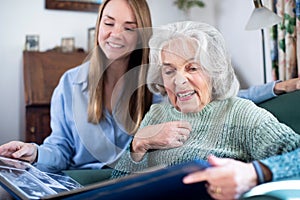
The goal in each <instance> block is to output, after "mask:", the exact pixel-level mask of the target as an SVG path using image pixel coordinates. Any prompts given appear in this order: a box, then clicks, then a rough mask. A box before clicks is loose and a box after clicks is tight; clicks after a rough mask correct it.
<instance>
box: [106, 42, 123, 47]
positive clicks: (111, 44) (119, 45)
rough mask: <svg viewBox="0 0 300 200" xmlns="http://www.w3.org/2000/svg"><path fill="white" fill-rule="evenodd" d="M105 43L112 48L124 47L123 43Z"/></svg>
mask: <svg viewBox="0 0 300 200" xmlns="http://www.w3.org/2000/svg"><path fill="white" fill-rule="evenodd" d="M107 44H108V45H109V46H110V47H112V48H122V47H124V45H121V44H116V43H111V42H107Z"/></svg>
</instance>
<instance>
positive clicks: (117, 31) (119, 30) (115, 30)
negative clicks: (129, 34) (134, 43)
mask: <svg viewBox="0 0 300 200" xmlns="http://www.w3.org/2000/svg"><path fill="white" fill-rule="evenodd" d="M122 31H123V29H122V27H121V26H114V27H113V29H112V30H111V35H114V36H119V35H120V34H121V33H122Z"/></svg>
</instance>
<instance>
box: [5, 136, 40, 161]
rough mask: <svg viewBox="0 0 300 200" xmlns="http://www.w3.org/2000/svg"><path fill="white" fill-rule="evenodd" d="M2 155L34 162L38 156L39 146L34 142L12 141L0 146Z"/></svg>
mask: <svg viewBox="0 0 300 200" xmlns="http://www.w3.org/2000/svg"><path fill="white" fill-rule="evenodd" d="M0 155H1V156H5V157H10V158H17V159H21V160H26V161H28V162H30V163H33V162H34V161H35V160H36V157H37V146H36V145H35V144H32V143H24V142H21V141H11V142H8V143H6V144H3V145H1V146H0Z"/></svg>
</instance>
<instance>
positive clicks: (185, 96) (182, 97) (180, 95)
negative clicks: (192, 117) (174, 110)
mask: <svg viewBox="0 0 300 200" xmlns="http://www.w3.org/2000/svg"><path fill="white" fill-rule="evenodd" d="M195 93H196V91H195V90H193V91H188V92H180V93H177V94H176V96H177V97H178V98H179V100H181V101H183V100H188V99H189V98H190V97H191V96H193V95H194V94H195Z"/></svg>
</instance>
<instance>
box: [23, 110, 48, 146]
mask: <svg viewBox="0 0 300 200" xmlns="http://www.w3.org/2000/svg"><path fill="white" fill-rule="evenodd" d="M50 133H51V128H50V107H49V106H27V107H26V133H25V141H26V142H35V143H37V144H42V143H43V141H44V139H45V138H46V137H47V136H48V135H49V134H50Z"/></svg>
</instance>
